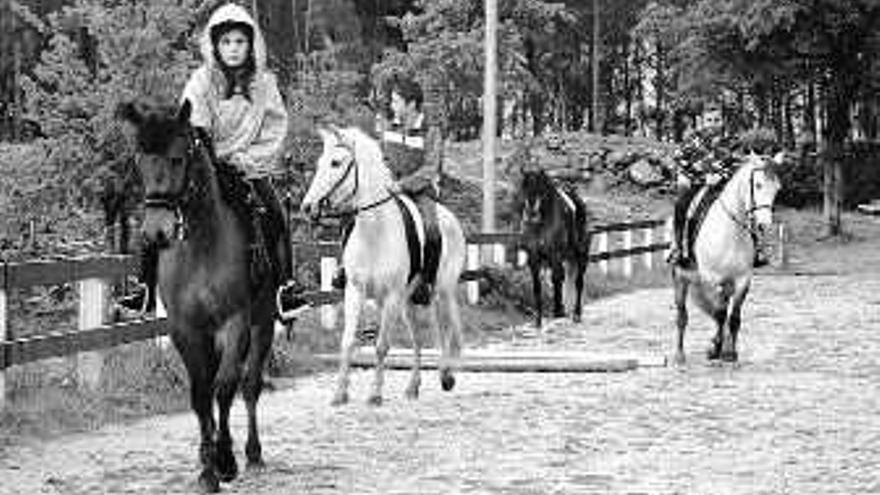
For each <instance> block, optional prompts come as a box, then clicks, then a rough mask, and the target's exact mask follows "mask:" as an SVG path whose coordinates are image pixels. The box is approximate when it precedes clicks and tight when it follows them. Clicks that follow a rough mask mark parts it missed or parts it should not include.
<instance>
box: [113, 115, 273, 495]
mask: <svg viewBox="0 0 880 495" xmlns="http://www.w3.org/2000/svg"><path fill="white" fill-rule="evenodd" d="M117 110H118V114H119V116H120V117H121V118H123V119H124V120H127V121H128V122H130V123H131V124H133V125H134V127H135V129H136V132H137V134H136V136H137V151H138V157H137V168H138V171H139V172H140V175H141V178H142V180H143V185H144V192H145V202H144V222H143V235H144V237H145V242H151V243H156V245H157V246H158V247H159V248H160V249H161V251H160V255H159V277H158V285H159V293H160V294H161V295H162V299H163V301H164V303H165V306H166V308H167V312H168V319H167V323H168V326H169V333H170V335H171V339H172V341H173V342H174V345H175V347H176V348H177V350H178V351H179V353H180V356H181V357H182V359H183V362H184V364H185V365H186V369H187V372H188V374H189V379H190V400H191V404H192V408H193V410H194V411H195V413H196V415H197V416H198V421H199V430H200V433H201V444H200V447H199V458H200V460H201V464H202V472H201V474H200V476H199V484H200V487H201V488H202V489H203V490H204V491H208V492H215V491H218V490H219V481H231V480H232V479H233V478H235V476H236V475H237V473H238V466H237V463H236V460H235V455H234V454H233V452H232V437H231V435H230V432H229V409H230V406H231V405H232V400H233V397H234V396H235V393H236V391H237V390H238V389H239V386H241V391H242V395H243V397H244V401H245V405H246V408H247V416H248V438H247V443H246V444H245V453H246V455H247V464H248V467H258V466H261V465H262V464H263V457H262V447H261V445H260V440H259V436H258V433H257V418H256V408H257V401H258V400H259V398H260V392H261V390H262V386H263V383H262V371H263V364H264V362H265V360H266V357H267V356H268V354H269V351H270V348H271V345H272V338H273V333H274V330H273V316H274V315H275V314H276V308H275V293H276V289H277V287H278V286H279V284H280V282H281V280H282V279H283V278H284V277H283V273H280V271H283V269H282V267H284V266H285V264H286V261H289V259H287V258H286V257H287V256H289V250H288V249H287V248H286V246H285V244H286V239H285V236H284V235H264V236H263V237H264V238H266V239H268V240H267V244H268V245H267V246H266V248H267V251H268V256H270V257H274V258H272V259H271V260H269V261H270V262H269V263H267V264H264V265H262V268H261V270H262V271H260V273H259V275H258V276H255V275H253V274H252V273H251V270H252V269H253V267H252V266H251V265H250V261H249V260H251V258H252V255H251V254H249V253H250V251H249V250H251V249H252V246H251V241H252V239H251V237H252V233H250V229H249V223H248V222H250V219H249V218H246V217H245V216H243V215H242V214H241V205H240V204H236V203H235V202H236V201H242V199H241V198H235V197H232V195H230V194H228V191H227V186H228V185H229V183H228V182H222V184H221V180H225V177H227V175H224V174H226V173H228V167H230V166H229V165H225V164H224V167H227V168H221V164H220V163H219V162H217V161H216V159H215V156H214V151H213V147H212V144H211V142H210V139H209V137H208V135H207V133H206V132H205V131H204V130H203V129H199V128H193V127H191V126H190V124H189V116H190V111H191V106H190V104H189V101H186V102H184V104H183V105H182V106H181V107H180V109H179V110H177V109H174V108H167V107H162V106H158V105H155V104H152V103H150V102H147V101H135V102H131V103H126V104H123V105H120V107H119V108H118V109H117ZM265 233H266V232H264V234H265ZM276 234H277V233H276ZM215 399H216V401H217V406H218V412H219V417H218V418H217V419H218V420H219V423H218V422H217V421H216V420H215V416H214V413H213V401H214V400H215Z"/></svg>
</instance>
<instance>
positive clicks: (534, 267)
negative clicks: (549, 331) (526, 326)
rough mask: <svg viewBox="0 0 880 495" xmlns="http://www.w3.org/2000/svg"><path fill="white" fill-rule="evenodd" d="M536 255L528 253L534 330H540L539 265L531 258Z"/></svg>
mask: <svg viewBox="0 0 880 495" xmlns="http://www.w3.org/2000/svg"><path fill="white" fill-rule="evenodd" d="M532 254H535V256H537V253H529V271H530V272H531V273H532V295H533V296H534V300H535V328H537V329H539V330H540V328H541V323H542V322H541V316H542V315H541V313H542V311H541V309H542V306H543V304H542V300H541V299H542V296H541V263H540V261H538V260H537V259H535V256H532Z"/></svg>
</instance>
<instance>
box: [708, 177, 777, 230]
mask: <svg viewBox="0 0 880 495" xmlns="http://www.w3.org/2000/svg"><path fill="white" fill-rule="evenodd" d="M766 170H767V167H766V166H764V165H762V166H756V167H753V168H752V170H750V171H749V203H750V206H749V208H748V209H747V210H746V212H745V215H746V218H745V221H743V220H742V219H740V218H737V215H736V214H735V213H734V212H733V210H731V208H730V206H728V205H727V203H725V202H724V200H723V198H719V199H718V202H719V203H720V204H721V207H722V209H724V211H725V213H727V216H729V217H730V218H731V220H733V222H734V223H735V224H737V225H738V226H740V227H742V228H743V229H744V230H746V231H747V232H749V233H751V234H754V233H756V232H757V231H758V230H759V227H758V222H757V220H756V213H757V212H758V211H760V210H765V209H766V210H771V211H772V210H773V203H772V201H771V202H768V203H766V204H758V203H757V201H756V200H755V173H756V172H758V171H763V172H765V173H766Z"/></svg>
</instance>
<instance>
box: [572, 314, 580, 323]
mask: <svg viewBox="0 0 880 495" xmlns="http://www.w3.org/2000/svg"><path fill="white" fill-rule="evenodd" d="M571 321H573V322H575V323H580V322H581V315H574V316H572V317H571Z"/></svg>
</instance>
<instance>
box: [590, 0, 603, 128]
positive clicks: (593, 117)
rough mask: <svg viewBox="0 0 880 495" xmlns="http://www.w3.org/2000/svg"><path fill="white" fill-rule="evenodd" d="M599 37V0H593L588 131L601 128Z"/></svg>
mask: <svg viewBox="0 0 880 495" xmlns="http://www.w3.org/2000/svg"><path fill="white" fill-rule="evenodd" d="M600 45H601V37H600V36H599V0H593V57H592V71H593V98H592V105H591V110H590V131H591V132H599V131H601V130H602V125H603V123H602V118H601V117H600V113H599V104H600V103H599V59H600V58H601V56H602V50H601V46H600Z"/></svg>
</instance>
